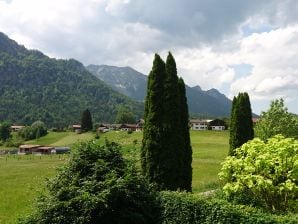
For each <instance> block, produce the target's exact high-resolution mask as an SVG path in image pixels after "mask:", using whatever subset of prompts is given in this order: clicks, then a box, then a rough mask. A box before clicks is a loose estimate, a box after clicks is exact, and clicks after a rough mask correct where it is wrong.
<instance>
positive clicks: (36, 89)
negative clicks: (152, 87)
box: [0, 33, 143, 127]
mask: <svg viewBox="0 0 298 224" xmlns="http://www.w3.org/2000/svg"><path fill="white" fill-rule="evenodd" d="M120 105H127V106H129V107H131V108H132V109H133V111H134V112H136V114H137V115H138V116H141V114H142V111H143V105H142V104H140V103H137V102H134V101H133V100H131V99H129V98H128V97H126V96H124V95H122V94H120V93H118V92H116V91H114V90H112V89H111V88H110V87H108V86H107V85H106V84H104V83H103V82H102V81H100V80H99V79H97V78H96V77H94V76H93V75H92V74H91V73H89V72H88V71H87V70H86V69H85V67H84V66H83V65H82V64H81V63H80V62H78V61H76V60H74V59H70V60H57V59H53V58H49V57H47V56H45V55H44V54H42V53H41V52H39V51H35V50H27V49H26V48H25V47H23V46H20V45H18V44H17V43H16V42H15V41H13V40H11V39H9V38H8V37H7V36H6V35H5V34H3V33H0V121H3V120H9V121H11V122H13V123H17V124H31V123H32V122H34V121H36V120H42V121H44V122H45V123H46V124H47V125H48V126H49V127H60V126H65V125H69V124H72V123H74V122H79V121H80V116H81V112H82V111H83V110H85V109H86V108H89V110H90V111H91V113H92V116H93V120H95V121H113V120H114V118H115V115H116V112H117V108H118V107H119V106H120Z"/></svg>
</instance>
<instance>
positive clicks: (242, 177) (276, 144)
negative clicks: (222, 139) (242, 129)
mask: <svg viewBox="0 0 298 224" xmlns="http://www.w3.org/2000/svg"><path fill="white" fill-rule="evenodd" d="M297 166H298V141H297V140H294V139H292V138H284V137H283V136H281V135H277V136H275V137H273V138H270V139H268V142H267V143H265V142H263V141H262V140H260V139H254V140H252V141H250V142H248V143H246V144H244V145H243V146H241V147H240V148H237V149H236V154H235V156H230V157H227V158H226V160H225V162H224V163H223V167H222V170H221V172H220V174H219V176H220V178H221V179H222V180H224V181H226V182H227V183H226V184H225V186H224V188H223V190H224V192H225V193H226V195H228V196H233V195H237V196H240V198H241V195H243V197H242V198H246V199H249V201H250V202H252V201H257V202H260V203H261V204H262V205H263V206H264V207H266V208H268V209H270V210H273V211H275V210H287V209H288V207H289V203H290V204H291V202H293V201H291V200H295V199H297V190H298V187H297V179H298V167H297ZM249 201H248V202H249ZM296 203H297V202H296ZM294 206H295V205H294ZM296 206H297V204H296Z"/></svg>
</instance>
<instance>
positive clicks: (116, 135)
mask: <svg viewBox="0 0 298 224" xmlns="http://www.w3.org/2000/svg"><path fill="white" fill-rule="evenodd" d="M94 137H95V134H94V133H83V134H76V133H74V132H50V133H49V134H48V135H47V136H44V137H42V138H40V139H38V140H34V141H28V142H26V144H40V145H50V146H71V145H72V144H74V143H76V142H78V141H82V140H90V139H94ZM106 140H108V141H115V142H118V143H119V144H120V145H122V148H123V152H124V154H127V153H129V152H131V151H134V152H136V153H138V152H139V149H140V146H141V142H142V133H141V132H134V133H131V134H128V133H127V132H124V131H112V132H107V133H104V134H100V135H99V141H100V142H102V143H104V141H106ZM191 142H192V148H193V163H192V167H193V192H194V193H200V192H205V191H209V190H212V189H216V188H218V187H219V186H220V183H219V180H218V176H217V174H218V172H219V170H220V167H221V165H220V164H221V162H222V161H223V160H224V158H225V157H226V155H227V153H228V132H227V131H224V132H217V131H191ZM68 158H69V156H68V155H52V156H51V155H43V156H34V155H26V156H17V155H14V156H13V155H11V156H3V155H0V224H2V223H3V224H4V223H5V224H6V223H15V222H16V220H17V218H18V217H19V216H23V215H26V214H27V213H29V212H30V211H31V210H32V204H33V202H34V199H35V198H36V197H37V196H38V195H39V193H40V192H42V191H43V190H44V189H45V187H46V186H45V184H46V181H45V180H46V178H50V177H52V176H53V175H55V173H56V169H57V168H58V167H59V166H61V165H63V164H64V163H65V162H66V161H67V160H68Z"/></svg>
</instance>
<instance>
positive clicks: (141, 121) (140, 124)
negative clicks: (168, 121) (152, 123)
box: [136, 119, 145, 131]
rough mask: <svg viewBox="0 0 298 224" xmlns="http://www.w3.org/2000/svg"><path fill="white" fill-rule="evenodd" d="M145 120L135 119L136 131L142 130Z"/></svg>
mask: <svg viewBox="0 0 298 224" xmlns="http://www.w3.org/2000/svg"><path fill="white" fill-rule="evenodd" d="M144 124H145V121H144V119H140V120H138V121H137V127H136V131H142V130H143V127H144Z"/></svg>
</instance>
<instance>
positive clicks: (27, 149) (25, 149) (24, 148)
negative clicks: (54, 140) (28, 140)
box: [18, 145, 55, 154]
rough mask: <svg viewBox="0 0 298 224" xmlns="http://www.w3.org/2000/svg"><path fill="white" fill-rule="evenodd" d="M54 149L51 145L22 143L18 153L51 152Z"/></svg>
mask: <svg viewBox="0 0 298 224" xmlns="http://www.w3.org/2000/svg"><path fill="white" fill-rule="evenodd" d="M53 149H55V148H54V147H51V146H41V145H20V146H19V152H18V154H50V153H51V152H52V150H53Z"/></svg>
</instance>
